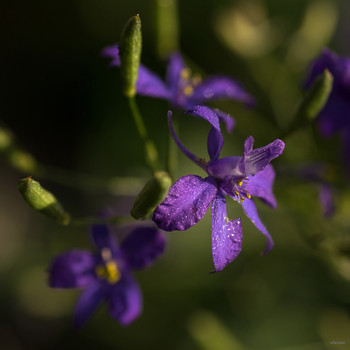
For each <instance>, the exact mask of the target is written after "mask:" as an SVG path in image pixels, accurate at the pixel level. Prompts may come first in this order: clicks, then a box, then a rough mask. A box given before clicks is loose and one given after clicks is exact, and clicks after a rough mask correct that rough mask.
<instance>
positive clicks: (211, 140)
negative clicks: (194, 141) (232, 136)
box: [185, 106, 224, 159]
mask: <svg viewBox="0 0 350 350" xmlns="http://www.w3.org/2000/svg"><path fill="white" fill-rule="evenodd" d="M185 113H186V114H192V115H194V116H196V117H199V118H203V119H205V120H206V121H208V122H209V123H210V124H211V126H212V129H211V131H210V133H209V136H208V153H209V156H210V159H216V158H218V157H219V155H220V151H221V149H222V146H223V145H224V138H223V136H222V133H221V130H220V123H219V117H218V115H217V114H216V113H215V112H214V111H213V110H212V109H211V108H209V107H206V106H195V107H193V108H191V109H190V110H188V111H187V112H185Z"/></svg>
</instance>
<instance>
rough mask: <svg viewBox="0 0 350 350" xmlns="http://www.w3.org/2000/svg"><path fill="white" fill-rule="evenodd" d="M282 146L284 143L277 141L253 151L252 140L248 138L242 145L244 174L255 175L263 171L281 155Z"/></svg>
mask: <svg viewBox="0 0 350 350" xmlns="http://www.w3.org/2000/svg"><path fill="white" fill-rule="evenodd" d="M284 146H285V144H284V142H283V141H282V140H279V139H277V140H275V141H273V142H271V143H269V144H268V145H267V146H264V147H260V148H256V149H253V148H252V147H253V138H252V137H251V136H250V137H248V138H247V140H246V141H245V143H244V165H245V172H246V174H249V175H255V174H256V173H258V172H259V171H261V170H263V169H264V168H265V167H266V166H267V165H268V164H269V163H270V162H271V160H272V159H274V158H277V157H278V156H280V155H281V154H282V152H283V150H284Z"/></svg>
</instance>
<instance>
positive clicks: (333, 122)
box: [305, 49, 350, 166]
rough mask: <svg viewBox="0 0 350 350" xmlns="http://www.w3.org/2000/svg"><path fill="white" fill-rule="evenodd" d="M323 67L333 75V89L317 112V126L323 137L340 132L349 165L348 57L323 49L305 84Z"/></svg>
mask: <svg viewBox="0 0 350 350" xmlns="http://www.w3.org/2000/svg"><path fill="white" fill-rule="evenodd" d="M325 69H328V70H329V71H330V72H331V73H332V75H333V79H334V80H333V89H332V92H331V95H330V96H329V99H328V101H327V103H326V105H325V107H324V108H323V110H322V111H321V112H320V114H319V117H318V126H319V129H320V132H321V134H322V135H323V136H324V137H330V136H332V135H333V134H335V133H337V132H339V133H340V134H341V137H342V139H343V147H344V152H345V159H346V160H347V163H348V166H350V162H349V159H350V59H348V58H342V57H339V56H337V55H336V54H335V53H334V52H332V51H330V50H328V49H323V51H322V52H321V55H320V56H319V57H318V58H317V59H316V60H315V61H314V62H313V64H312V66H311V70H310V73H309V76H308V78H307V79H306V82H305V86H306V87H307V88H308V87H309V86H311V84H312V83H313V81H314V79H315V78H316V77H317V76H318V75H320V74H321V73H323V71H324V70H325Z"/></svg>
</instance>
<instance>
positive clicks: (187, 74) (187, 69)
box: [180, 68, 191, 79]
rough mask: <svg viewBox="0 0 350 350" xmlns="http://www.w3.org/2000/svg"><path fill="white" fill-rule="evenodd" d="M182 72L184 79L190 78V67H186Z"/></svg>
mask: <svg viewBox="0 0 350 350" xmlns="http://www.w3.org/2000/svg"><path fill="white" fill-rule="evenodd" d="M180 74H181V78H182V79H188V78H189V77H190V75H191V70H190V69H189V68H184V69H183V70H182V71H181V73H180Z"/></svg>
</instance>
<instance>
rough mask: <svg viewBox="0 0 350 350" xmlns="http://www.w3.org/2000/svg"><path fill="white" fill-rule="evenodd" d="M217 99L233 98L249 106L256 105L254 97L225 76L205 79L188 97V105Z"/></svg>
mask: <svg viewBox="0 0 350 350" xmlns="http://www.w3.org/2000/svg"><path fill="white" fill-rule="evenodd" d="M217 99H232V100H237V101H242V102H244V103H245V104H247V105H248V106H254V104H255V100H254V98H253V97H252V96H251V95H250V94H248V93H247V92H246V91H245V89H244V88H243V87H242V86H241V85H240V84H239V83H237V82H236V81H234V80H233V79H230V78H227V77H225V76H211V77H209V78H207V79H205V80H203V81H202V82H201V83H200V84H199V85H198V86H197V87H196V88H195V89H194V91H193V94H192V96H190V97H189V99H188V105H195V104H201V103H203V102H204V103H206V102H208V101H211V100H217Z"/></svg>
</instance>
